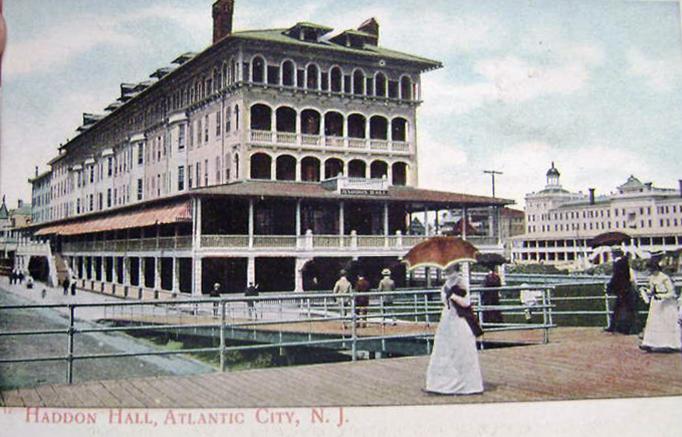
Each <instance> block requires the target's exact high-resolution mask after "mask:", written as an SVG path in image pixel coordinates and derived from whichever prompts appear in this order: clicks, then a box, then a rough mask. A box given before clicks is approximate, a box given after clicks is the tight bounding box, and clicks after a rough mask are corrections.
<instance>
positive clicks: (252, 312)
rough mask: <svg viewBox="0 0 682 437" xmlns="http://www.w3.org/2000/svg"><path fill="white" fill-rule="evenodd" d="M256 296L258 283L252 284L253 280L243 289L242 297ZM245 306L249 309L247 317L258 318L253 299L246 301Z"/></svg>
mask: <svg viewBox="0 0 682 437" xmlns="http://www.w3.org/2000/svg"><path fill="white" fill-rule="evenodd" d="M256 296H258V284H256V285H254V283H253V282H249V285H248V286H247V287H246V289H245V290H244V297H256ZM246 307H247V309H248V311H249V318H250V319H251V318H254V319H257V318H258V314H257V313H256V303H255V302H254V301H253V300H248V301H246Z"/></svg>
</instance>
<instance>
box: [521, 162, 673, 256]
mask: <svg viewBox="0 0 682 437" xmlns="http://www.w3.org/2000/svg"><path fill="white" fill-rule="evenodd" d="M546 176H547V183H546V185H545V188H544V189H543V190H541V191H539V192H537V193H530V194H527V195H526V207H525V214H526V233H525V234H523V235H520V236H518V237H514V238H513V239H512V260H513V261H514V262H519V263H547V264H555V265H569V264H572V263H575V262H577V261H579V260H580V259H581V258H582V259H590V260H591V261H592V262H594V263H600V262H605V261H609V257H610V254H609V253H608V252H602V251H594V250H593V249H592V248H590V246H589V241H590V239H591V238H594V237H596V236H597V235H599V234H602V233H605V232H615V231H618V232H623V233H625V234H627V235H629V236H630V237H632V239H631V242H630V243H629V247H628V250H629V251H631V252H633V253H634V254H636V255H638V256H642V257H646V256H649V255H650V254H651V253H657V252H661V251H672V250H677V249H679V248H680V247H682V181H680V187H679V188H678V189H673V188H658V187H655V186H654V185H653V184H652V183H642V182H641V181H640V180H639V179H637V178H636V177H635V176H630V177H629V178H628V179H627V181H625V182H624V183H623V184H622V185H620V186H618V187H616V190H615V191H614V192H612V193H610V194H607V195H601V196H597V195H596V194H595V190H594V189H592V188H590V189H588V193H587V194H584V193H582V192H578V193H575V192H570V191H568V190H566V189H565V188H563V187H562V185H561V183H560V173H559V170H558V169H557V168H556V167H554V163H552V166H551V168H550V169H549V170H548V171H547V174H546Z"/></svg>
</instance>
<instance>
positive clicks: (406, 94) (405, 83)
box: [400, 76, 412, 100]
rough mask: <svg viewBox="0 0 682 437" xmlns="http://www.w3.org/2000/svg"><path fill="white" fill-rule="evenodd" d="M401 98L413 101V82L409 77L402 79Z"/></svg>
mask: <svg viewBox="0 0 682 437" xmlns="http://www.w3.org/2000/svg"><path fill="white" fill-rule="evenodd" d="M400 98H401V99H403V100H412V80H411V79H410V78H409V77H407V76H403V77H402V79H400Z"/></svg>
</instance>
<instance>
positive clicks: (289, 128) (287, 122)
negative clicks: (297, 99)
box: [275, 106, 296, 132]
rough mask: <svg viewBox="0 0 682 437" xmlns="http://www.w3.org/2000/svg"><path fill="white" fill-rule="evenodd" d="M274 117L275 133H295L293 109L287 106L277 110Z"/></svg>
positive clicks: (294, 113) (294, 112)
mask: <svg viewBox="0 0 682 437" xmlns="http://www.w3.org/2000/svg"><path fill="white" fill-rule="evenodd" d="M275 116H276V120H277V132H296V111H295V110H294V109H293V108H289V107H287V106H283V107H281V108H277V112H276V113H275Z"/></svg>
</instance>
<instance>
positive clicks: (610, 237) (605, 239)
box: [589, 232, 630, 249]
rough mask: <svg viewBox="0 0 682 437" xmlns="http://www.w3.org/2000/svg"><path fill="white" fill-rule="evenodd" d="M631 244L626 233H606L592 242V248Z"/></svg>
mask: <svg viewBox="0 0 682 437" xmlns="http://www.w3.org/2000/svg"><path fill="white" fill-rule="evenodd" d="M628 242H630V236H629V235H628V234H626V233H624V232H605V233H603V234H599V235H597V236H596V237H594V238H593V239H591V240H590V242H589V244H590V247H592V248H593V249H594V248H597V247H601V246H618V245H620V244H623V243H628Z"/></svg>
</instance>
